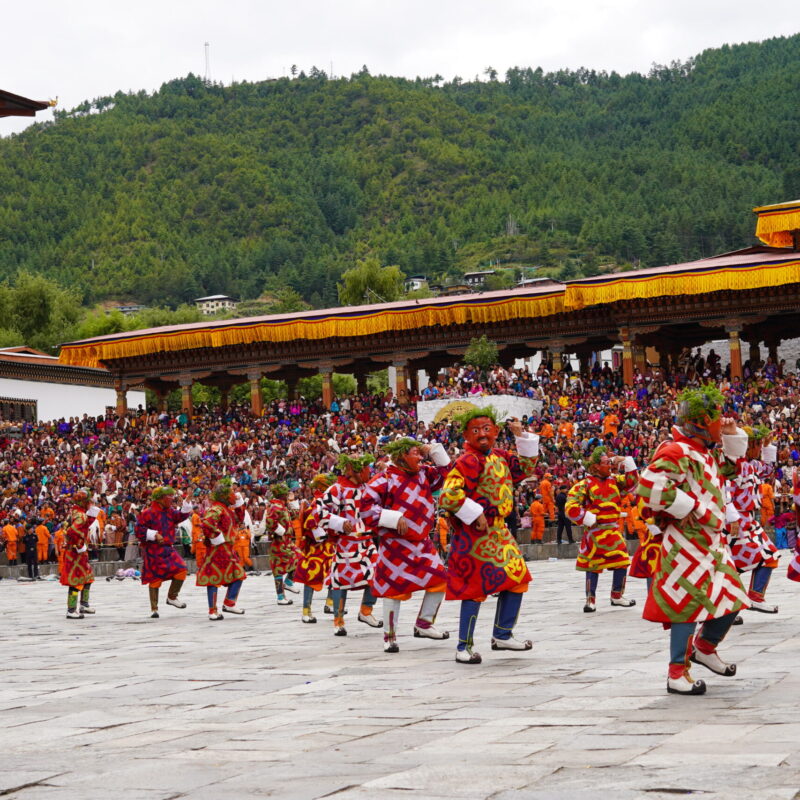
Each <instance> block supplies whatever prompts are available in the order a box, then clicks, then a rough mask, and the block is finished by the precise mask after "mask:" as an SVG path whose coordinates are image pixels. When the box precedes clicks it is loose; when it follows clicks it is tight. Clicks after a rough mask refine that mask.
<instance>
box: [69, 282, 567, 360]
mask: <svg viewBox="0 0 800 800" xmlns="http://www.w3.org/2000/svg"><path fill="white" fill-rule="evenodd" d="M563 310H564V292H563V290H562V289H559V290H557V291H555V292H552V293H548V294H538V295H533V296H527V297H525V296H522V297H502V298H499V299H497V300H491V299H489V298H485V299H477V298H470V299H469V300H464V299H461V300H453V301H451V302H445V303H429V304H425V305H422V304H415V305H409V306H408V307H400V308H397V307H395V308H387V309H384V310H381V309H380V308H378V309H376V308H374V307H372V308H369V309H368V310H367V309H365V310H364V311H360V310H359V309H358V308H353V309H344V308H343V309H335V310H333V311H331V312H328V313H324V312H323V314H324V316H323V314H320V315H319V316H317V317H314V316H313V312H308V314H307V318H305V319H304V318H303V317H302V316H296V317H290V318H287V317H285V316H280V317H277V318H275V319H272V320H271V319H270V318H269V317H262V318H256V319H253V320H226V321H225V322H220V323H219V325H204V326H203V327H200V328H193V327H192V326H186V327H182V328H180V329H178V330H174V329H173V330H164V331H161V332H159V329H157V328H156V329H151V330H148V331H132V332H131V333H130V334H128V335H116V336H114V337H108V338H105V339H104V338H98V339H89V340H86V341H82V342H72V343H70V344H65V345H64V346H63V347H62V348H61V354H60V356H59V361H61V363H63V364H69V365H71V366H76V367H100V366H102V363H101V362H104V361H111V360H113V359H118V358H132V357H137V356H146V355H150V354H152V353H166V352H175V351H180V350H196V349H200V348H206V347H226V346H230V345H241V344H244V345H247V344H254V343H256V342H288V341H292V340H297V339H303V340H318V339H328V338H331V337H350V336H370V335H374V334H379V333H386V332H388V331H407V330H413V329H415V328H424V327H431V326H435V325H464V324H467V323H490V322H504V321H506V320H511V319H520V318H526V317H544V316H550V315H552V314H558V313H560V312H561V311H563Z"/></svg>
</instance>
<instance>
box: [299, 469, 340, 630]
mask: <svg viewBox="0 0 800 800" xmlns="http://www.w3.org/2000/svg"><path fill="white" fill-rule="evenodd" d="M334 483H336V476H335V475H323V474H320V475H315V476H314V477H313V478H312V479H311V488H312V490H313V492H314V500H313V501H312V502H311V503H306V502H305V501H304V502H303V503H302V504H301V506H300V515H299V522H300V535H299V539H298V543H297V555H296V556H295V562H294V579H295V581H297V583H302V584H303V615H302V620H303V622H305V623H314V622H316V621H317V618H316V617H315V616H314V615H313V614H312V613H311V603H312V601H313V600H314V592H319V591H321V590H322V587H323V586H324V585H325V581H326V580H327V578H328V575H329V574H330V571H331V562H332V561H333V555H334V552H335V548H334V545H333V541H332V540H329V539H326V538H325V530H324V529H323V528H321V527H320V526H319V524H318V523H317V518H316V514H315V510H316V505H315V504H316V501H317V499H319V498H320V497H322V495H323V494H324V492H325V491H326V489H329V488H330V487H331V486H333V484H334Z"/></svg>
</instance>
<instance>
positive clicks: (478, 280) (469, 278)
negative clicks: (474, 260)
mask: <svg viewBox="0 0 800 800" xmlns="http://www.w3.org/2000/svg"><path fill="white" fill-rule="evenodd" d="M490 275H494V270H493V269H486V270H482V271H481V272H465V273H464V283H466V284H467V286H469V287H470V289H480V288H482V287H483V286H484V285H485V284H486V279H487V278H488V277H489V276H490Z"/></svg>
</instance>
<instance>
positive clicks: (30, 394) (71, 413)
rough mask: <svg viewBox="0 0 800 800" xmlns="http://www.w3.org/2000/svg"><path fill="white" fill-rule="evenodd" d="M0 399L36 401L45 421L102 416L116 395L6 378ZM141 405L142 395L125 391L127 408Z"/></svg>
mask: <svg viewBox="0 0 800 800" xmlns="http://www.w3.org/2000/svg"><path fill="white" fill-rule="evenodd" d="M0 397H12V398H19V399H20V400H36V401H37V405H36V411H37V415H38V419H39V422H49V421H50V420H53V419H61V417H65V418H67V419H69V417H81V416H83V415H84V414H89V415H90V416H93V417H96V416H98V415H100V414H105V413H106V408H107V407H108V406H112V407H115V406H116V405H117V393H116V392H115V391H114V390H113V389H99V388H97V387H95V386H73V385H72V384H68V383H44V382H42V381H15V380H11V379H10V378H0ZM144 404H145V394H144V392H134V391H129V392H128V408H130V409H136V408H138V406H140V405H142V406H144Z"/></svg>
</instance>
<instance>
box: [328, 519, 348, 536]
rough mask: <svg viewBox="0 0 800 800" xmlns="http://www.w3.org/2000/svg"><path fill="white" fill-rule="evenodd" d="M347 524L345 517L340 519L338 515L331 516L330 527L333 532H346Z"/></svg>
mask: <svg viewBox="0 0 800 800" xmlns="http://www.w3.org/2000/svg"><path fill="white" fill-rule="evenodd" d="M345 522H347V519H346V518H345V517H340V516H339V515H338V514H331V515H330V516H329V517H328V527H329V528H330V529H331V530H332V531H337V532H339V533H340V532H341V531H343V530H344V524H345Z"/></svg>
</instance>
